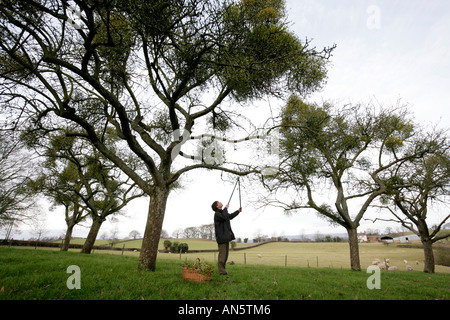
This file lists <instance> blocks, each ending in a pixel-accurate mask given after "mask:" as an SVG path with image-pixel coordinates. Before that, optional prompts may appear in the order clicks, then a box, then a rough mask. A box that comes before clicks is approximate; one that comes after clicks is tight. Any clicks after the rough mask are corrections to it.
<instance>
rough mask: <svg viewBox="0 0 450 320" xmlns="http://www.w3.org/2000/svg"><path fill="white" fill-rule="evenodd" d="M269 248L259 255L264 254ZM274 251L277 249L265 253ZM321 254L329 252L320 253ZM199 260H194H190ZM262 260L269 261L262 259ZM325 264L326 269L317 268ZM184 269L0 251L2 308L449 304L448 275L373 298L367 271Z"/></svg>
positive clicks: (414, 277)
mask: <svg viewBox="0 0 450 320" xmlns="http://www.w3.org/2000/svg"><path fill="white" fill-rule="evenodd" d="M262 248H264V246H263V247H261V249H262ZM266 249H267V251H261V252H263V253H264V254H267V252H268V250H273V249H274V248H272V249H271V248H270V247H267V248H266ZM322 250H325V249H323V248H322ZM324 253H325V251H324ZM191 257H193V256H191ZM261 259H263V258H261ZM319 263H320V261H319ZM181 264H182V262H181V261H177V260H176V259H173V258H171V259H167V258H166V256H161V255H160V257H159V260H158V264H157V270H156V271H155V272H149V271H141V270H138V269H137V257H136V256H128V255H124V256H121V255H112V254H91V255H84V254H80V253H78V252H61V251H57V250H40V249H37V250H35V249H23V248H21V249H19V248H14V247H11V248H5V247H1V248H0V299H1V300H5V299H6V300H8V299H14V300H33V299H38V300H53V299H64V300H73V299H75V300H97V299H100V300H110V299H121V300H127V299H132V300H203V299H206V300H228V299H230V300H260V299H263V300H323V299H326V300H334V299H337V300H386V299H387V300H393V299H394V300H397V299H399V300H409V299H415V300H417V299H419V300H435V299H439V300H448V299H450V290H449V288H450V275H449V274H448V273H436V274H432V275H430V274H425V273H423V272H419V271H411V272H406V271H395V272H388V271H382V272H381V275H380V277H381V288H380V289H374V290H369V289H368V287H367V279H368V277H369V276H370V274H368V273H366V272H365V270H364V271H362V272H355V271H351V270H349V269H348V268H347V269H345V268H344V269H342V270H341V269H338V268H328V267H319V268H316V267H315V268H312V267H311V268H299V267H292V266H288V267H284V266H274V265H263V264H262V263H260V264H246V265H244V264H238V263H236V264H235V265H229V266H228V267H227V270H228V272H229V273H230V276H227V277H223V276H219V275H218V274H217V272H216V273H214V274H213V277H212V280H211V281H210V282H209V283H206V284H201V283H190V282H186V281H184V280H183V279H182V277H181ZM71 265H76V266H78V267H79V270H80V272H81V273H80V280H81V285H80V289H72V290H71V289H69V288H68V286H67V280H68V279H69V277H70V274H68V273H67V268H68V267H69V266H71Z"/></svg>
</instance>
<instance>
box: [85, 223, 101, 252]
mask: <svg viewBox="0 0 450 320" xmlns="http://www.w3.org/2000/svg"><path fill="white" fill-rule="evenodd" d="M104 221H105V219H103V218H100V217H96V216H93V217H92V226H91V229H90V230H89V234H88V236H87V238H86V241H85V242H84V245H83V249H81V253H87V254H90V253H91V251H92V248H93V247H94V243H95V240H96V239H97V235H98V232H99V231H100V227H101V226H102V223H103V222H104Z"/></svg>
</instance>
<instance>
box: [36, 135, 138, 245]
mask: <svg viewBox="0 0 450 320" xmlns="http://www.w3.org/2000/svg"><path fill="white" fill-rule="evenodd" d="M41 139H43V138H41ZM39 144H40V146H38V144H37V143H36V142H35V147H36V148H40V149H43V150H44V156H45V162H44V166H43V167H44V169H43V171H42V173H41V175H40V177H39V178H38V179H36V180H35V181H34V183H33V185H34V188H35V190H37V191H41V192H43V193H44V194H45V195H47V196H48V197H50V198H52V199H53V201H54V203H55V205H64V207H65V209H66V210H65V215H66V224H67V232H66V237H65V242H64V246H63V250H67V248H68V245H69V241H70V238H71V234H72V230H73V227H74V226H75V225H76V224H77V223H79V222H81V221H83V220H84V219H85V218H86V217H87V216H90V217H91V219H92V225H91V228H90V229H89V233H88V236H87V238H86V241H85V243H84V245H83V248H82V250H81V252H82V253H90V252H91V250H92V248H93V246H94V243H95V240H96V238H97V235H98V233H99V231H100V228H101V226H102V224H103V222H104V221H105V220H106V218H108V217H110V216H112V215H117V214H119V213H120V212H121V210H123V209H124V208H125V207H126V205H127V204H128V203H130V202H131V201H132V200H134V199H137V198H139V197H142V196H143V195H144V193H143V192H142V191H140V190H139V189H138V188H136V187H137V186H136V184H135V183H134V182H132V181H130V180H131V179H130V178H128V177H125V178H124V177H123V174H121V172H120V170H118V169H116V168H115V167H114V165H112V164H111V163H110V162H109V161H107V159H105V158H104V157H103V156H102V155H101V154H100V153H99V152H98V151H97V150H95V149H94V148H93V146H92V145H91V144H89V143H88V142H87V141H84V140H80V139H78V138H75V137H67V136H66V135H65V134H64V133H63V134H59V135H58V134H55V135H51V136H50V138H48V139H45V141H40V143H39ZM69 210H72V214H71V215H70V214H69Z"/></svg>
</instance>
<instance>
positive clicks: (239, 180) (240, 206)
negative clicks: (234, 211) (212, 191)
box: [237, 177, 242, 208]
mask: <svg viewBox="0 0 450 320" xmlns="http://www.w3.org/2000/svg"><path fill="white" fill-rule="evenodd" d="M237 182H238V184H239V208H242V202H241V179H239V177H238V181H237Z"/></svg>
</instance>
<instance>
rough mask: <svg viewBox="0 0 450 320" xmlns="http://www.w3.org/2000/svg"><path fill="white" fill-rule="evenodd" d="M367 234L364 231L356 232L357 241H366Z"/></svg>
mask: <svg viewBox="0 0 450 320" xmlns="http://www.w3.org/2000/svg"><path fill="white" fill-rule="evenodd" d="M367 241H368V240H367V235H366V233H365V232H363V233H358V242H367Z"/></svg>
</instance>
